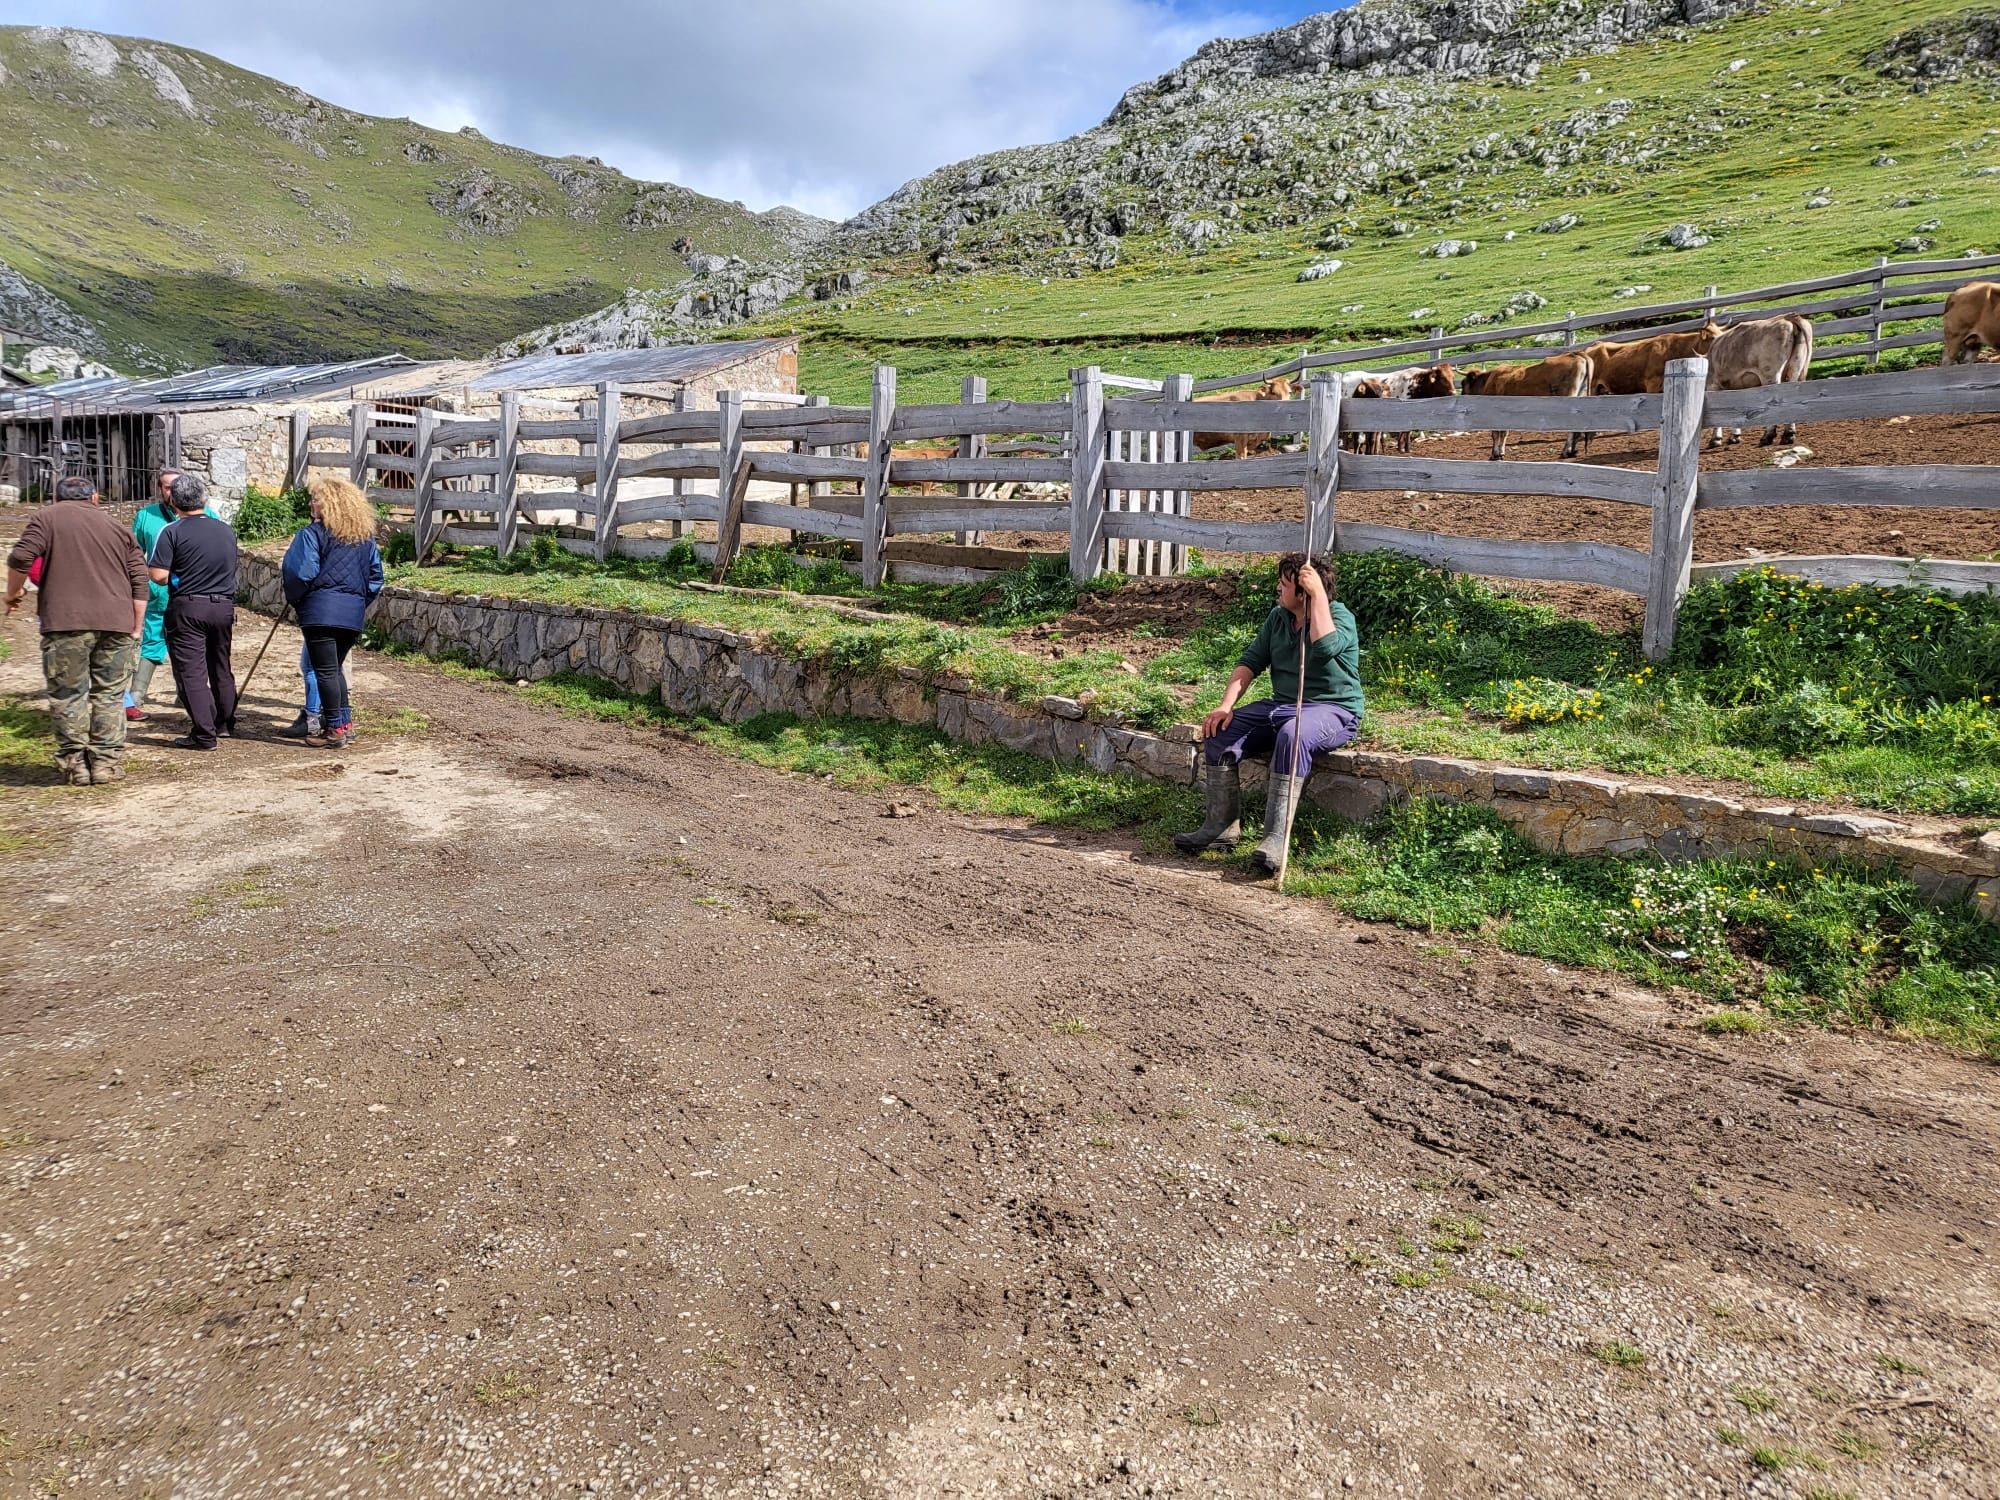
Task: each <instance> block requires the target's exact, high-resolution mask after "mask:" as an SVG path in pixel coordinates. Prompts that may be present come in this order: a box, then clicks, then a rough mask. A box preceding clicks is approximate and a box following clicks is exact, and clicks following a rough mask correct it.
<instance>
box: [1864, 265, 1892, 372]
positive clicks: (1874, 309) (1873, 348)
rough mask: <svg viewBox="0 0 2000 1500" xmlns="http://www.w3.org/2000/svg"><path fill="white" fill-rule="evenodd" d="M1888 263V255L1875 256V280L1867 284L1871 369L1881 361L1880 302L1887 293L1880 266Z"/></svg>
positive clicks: (1869, 366) (1869, 364)
mask: <svg viewBox="0 0 2000 1500" xmlns="http://www.w3.org/2000/svg"><path fill="white" fill-rule="evenodd" d="M1888 264H1889V257H1888V256H1886V255H1878V256H1876V257H1875V280H1874V281H1873V282H1871V283H1870V284H1869V294H1868V345H1869V348H1868V368H1870V369H1871V370H1872V369H1874V368H1875V366H1877V365H1879V364H1880V363H1881V362H1882V304H1883V301H1884V299H1885V298H1886V296H1887V295H1888V288H1887V285H1886V279H1885V278H1884V276H1883V275H1882V267H1884V266H1886V265H1888Z"/></svg>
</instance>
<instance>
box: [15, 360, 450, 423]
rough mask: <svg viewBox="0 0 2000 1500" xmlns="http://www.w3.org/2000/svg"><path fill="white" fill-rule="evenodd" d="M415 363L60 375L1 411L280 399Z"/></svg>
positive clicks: (155, 407)
mask: <svg viewBox="0 0 2000 1500" xmlns="http://www.w3.org/2000/svg"><path fill="white" fill-rule="evenodd" d="M415 366H416V361H415V360H413V359H411V358H410V357H409V356H408V355H404V354H378V355H375V356H373V357H372V358H369V359H350V360H342V361H339V362H337V363H327V364H311V365H210V366H208V367H207V368H206V369H201V370H191V371H189V372H188V373H187V374H185V375H168V376H163V377H161V378H159V379H155V380H138V379H133V378H131V377H128V376H123V375H117V376H107V377H98V378H95V379H78V380H60V381H57V382H56V383H55V384H53V385H44V386H37V387H36V388H35V389H34V390H32V391H20V392H16V393H14V394H12V395H9V396H0V411H6V412H9V413H11V414H13V415H16V416H23V417H27V418H29V419H30V420H33V419H36V418H41V417H46V416H48V415H49V411H48V408H49V407H50V406H51V405H52V404H53V403H54V402H57V401H62V402H75V403H77V404H78V405H80V406H83V405H87V406H90V407H92V408H94V409H96V410H98V411H120V412H147V411H170V410H174V409H177V408H188V407H198V406H231V405H243V404H247V403H249V402H252V401H284V400H287V399H289V398H291V397H295V396H303V395H309V394H311V393H313V392H315V391H332V390H340V389H342V388H343V387H347V386H354V385H361V384H365V383H366V382H367V381H369V380H372V379H377V378H379V377H381V376H383V375H387V374H390V373H393V372H395V371H397V370H403V369H409V368H413V367H415Z"/></svg>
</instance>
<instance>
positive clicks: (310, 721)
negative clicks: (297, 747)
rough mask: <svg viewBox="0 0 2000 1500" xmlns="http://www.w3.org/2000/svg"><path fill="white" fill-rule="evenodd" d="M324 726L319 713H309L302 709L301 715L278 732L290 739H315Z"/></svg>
mask: <svg viewBox="0 0 2000 1500" xmlns="http://www.w3.org/2000/svg"><path fill="white" fill-rule="evenodd" d="M323 728H324V726H323V725H322V724H321V723H320V718H319V715H318V714H309V713H307V712H306V711H305V710H304V709H300V710H299V716H298V717H297V718H296V719H294V720H292V722H291V723H289V724H287V725H286V726H285V727H284V728H283V729H280V730H279V731H278V733H279V735H280V736H281V737H283V738H285V739H288V740H314V739H318V738H319V736H320V733H321V731H322V729H323Z"/></svg>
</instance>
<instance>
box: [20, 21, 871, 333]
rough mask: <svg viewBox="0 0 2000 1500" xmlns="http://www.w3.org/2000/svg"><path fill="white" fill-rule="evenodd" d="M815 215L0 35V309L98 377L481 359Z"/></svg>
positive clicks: (117, 54) (221, 76) (762, 256)
mask: <svg viewBox="0 0 2000 1500" xmlns="http://www.w3.org/2000/svg"><path fill="white" fill-rule="evenodd" d="M831 227H832V226H831V225H829V224H826V223H825V222H823V221H821V220H817V219H814V218H812V217H810V216H809V215H805V214H801V213H799V212H797V211H796V210H792V209H777V210H773V211H772V212H769V213H764V214H757V213H752V212H750V211H749V210H748V209H746V208H744V206H743V205H742V204H740V203H725V202H722V201H720V200H717V199H713V198H707V197H704V196H702V195H701V194H698V193H694V192H691V191H689V190H688V189H686V188H683V187H678V186H675V185H673V184H670V183H649V182H640V181H635V180H634V179H631V178H628V177H626V176H625V175H624V174H622V173H620V172H619V171H617V170H616V169H615V168H612V167H609V166H606V165H605V164H604V163H603V162H602V161H601V160H599V159H597V158H595V157H561V158H557V157H547V156H541V155H538V154H536V153H534V152H531V151H524V150H519V149H517V148H514V147H511V146H505V145H501V144H498V143H495V142H492V141H488V140H486V139H485V138H484V137H483V136H481V135H480V134H479V133H478V132H477V131H474V130H470V129H468V130H465V131H462V132H459V133H457V134H448V133H445V132H441V131H436V130H431V129H428V128H426V127H425V126H422V125H418V124H415V123H414V122H412V121H410V120H391V119H378V118H375V117H372V116H368V115H362V114H357V113H354V112H353V111H350V110H345V109H342V108H340V107H339V106H337V105H333V104H329V103H327V102H326V101H325V100H322V99H316V98H314V97H312V96H311V95H309V94H307V93H305V92H303V91H302V90H300V89H297V88H293V87H291V86H290V85H288V84H284V83H281V82H277V81H275V80H273V79H269V78H265V77H262V76H260V75H258V74H255V73H250V72H246V71H245V70H243V69H240V68H235V67H231V66H230V65H229V64H227V63H224V62H221V61H220V60H218V59H216V58H214V57H210V56H208V55H206V54H203V53H199V52H194V51H191V50H189V49H187V48H182V47H172V46H166V45H163V44H161V43H157V42H149V41H143V40H140V39H136V38H131V37H119V36H104V35H100V34H98V33H95V32H89V31H80V30H74V29H68V28H57V27H36V28H25V27H0V322H5V323H8V324H12V325H16V326H21V327H25V328H27V329H29V330H31V331H36V332H42V333H46V334H48V335H50V336H51V337H52V339H53V340H54V341H56V342H60V343H63V344H68V345H72V346H74V347H76V348H78V349H80V350H83V351H84V352H85V353H88V354H92V355H96V356H98V357H101V358H107V359H109V360H110V361H111V362H112V363H114V364H116V365H118V366H120V367H121V368H130V369H135V370H152V369H160V368H168V367H179V366H186V365H191V364H204V363H211V362H214V361H216V360H218V359H227V360H281V359H307V358H336V357H342V356H348V355H359V354H372V353H379V352H382V351H383V350H385V349H401V350H404V351H406V352H409V353H413V354H470V353H480V352H484V351H485V350H486V349H488V348H490V347H492V346H493V345H494V344H496V343H498V342H500V341H501V340H503V339H505V338H508V337H510V336H512V335H515V334H518V333H519V332H521V331H522V330H524V329H527V328H531V327H534V326H536V325H539V324H543V323H546V322H548V321H549V320H550V319H551V318H560V317H565V316H570V315H574V314H576V313H580V312H584V311H586V310H589V309H592V308H598V307H602V306H604V305H605V304H606V303H608V302H609V301H611V300H612V299H613V298H614V297H616V296H618V295H619V294H620V293H621V292H622V291H623V290H624V289H625V288H627V287H634V286H658V285H661V284H663V283H666V282H670V281H673V280H675V279H677V278H679V277H682V276H685V275H686V274H688V269H689V267H690V265H691V264H692V262H693V261H694V260H695V259H696V258H698V257H703V256H707V257H721V258H723V259H725V260H726V259H728V258H729V257H732V256H744V257H750V258H753V259H756V260H758V261H759V262H770V263H777V264H786V263H791V264H796V263H797V262H798V260H799V259H800V258H801V257H802V256H803V254H804V253H805V252H806V251H807V250H808V249H809V248H810V247H811V246H812V245H813V244H815V243H816V242H817V241H818V240H819V239H820V238H822V237H823V236H824V234H825V233H827V232H828V231H829V230H830V229H831Z"/></svg>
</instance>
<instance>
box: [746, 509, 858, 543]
mask: <svg viewBox="0 0 2000 1500" xmlns="http://www.w3.org/2000/svg"><path fill="white" fill-rule="evenodd" d="M743 524H744V525H746V526H777V527H782V528H783V529H785V530H787V531H803V532H809V533H810V534H812V535H814V536H831V537H839V538H840V539H841V540H843V541H849V542H858V541H860V540H861V518H860V517H859V516H841V515H835V514H833V513H832V512H831V511H824V510H821V509H819V508H818V507H817V506H812V505H785V504H783V503H781V502H779V501H776V500H745V501H744V502H743Z"/></svg>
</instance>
